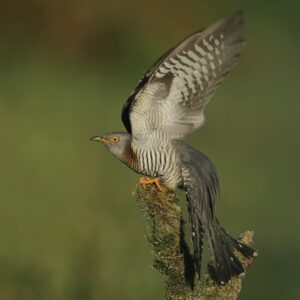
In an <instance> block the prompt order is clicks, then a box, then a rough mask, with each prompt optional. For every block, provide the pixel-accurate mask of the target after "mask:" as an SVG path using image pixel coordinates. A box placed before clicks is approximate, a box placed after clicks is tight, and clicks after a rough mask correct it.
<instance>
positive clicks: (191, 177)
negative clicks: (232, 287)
mask: <svg viewBox="0 0 300 300" xmlns="http://www.w3.org/2000/svg"><path fill="white" fill-rule="evenodd" d="M178 146H179V147H181V150H182V151H181V153H182V157H181V160H182V164H183V166H184V167H183V169H182V176H183V181H184V189H185V191H186V196H187V203H188V212H189V218H190V229H191V235H192V241H193V248H194V260H195V269H196V271H197V273H198V275H199V276H200V271H201V270H200V269H201V255H202V243H203V237H205V238H206V240H207V243H208V246H209V248H210V251H211V253H212V262H211V263H210V265H209V272H210V274H211V276H212V277H213V278H214V279H215V280H216V282H218V283H219V284H225V283H226V282H228V281H229V280H230V278H231V277H232V276H237V275H240V274H242V273H244V268H243V266H242V264H241V262H240V261H239V260H238V259H237V257H236V256H235V255H234V249H236V250H237V251H239V252H241V253H242V254H243V255H244V256H245V257H254V256H256V252H255V251H254V250H253V249H251V248H250V247H248V246H246V245H244V244H242V243H241V242H239V241H238V240H236V239H234V238H233V237H231V236H230V235H229V234H227V233H226V231H225V230H224V229H223V228H222V227H221V226H220V224H219V222H218V220H217V218H216V216H215V199H216V198H217V195H218V189H219V182H218V176H217V173H216V169H215V168H214V166H213V164H212V163H211V161H210V160H209V159H208V157H206V156H205V155H204V154H202V153H200V152H198V151H197V150H195V149H193V148H191V147H189V146H187V145H184V144H178Z"/></svg>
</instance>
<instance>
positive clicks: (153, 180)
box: [139, 177, 164, 192]
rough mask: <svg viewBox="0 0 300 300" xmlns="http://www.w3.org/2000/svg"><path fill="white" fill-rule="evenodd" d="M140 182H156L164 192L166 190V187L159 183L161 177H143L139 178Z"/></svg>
mask: <svg viewBox="0 0 300 300" xmlns="http://www.w3.org/2000/svg"><path fill="white" fill-rule="evenodd" d="M139 183H140V184H149V183H155V185H156V186H157V188H158V189H159V190H160V191H161V192H162V191H163V190H164V188H163V187H162V185H161V184H160V183H159V179H158V178H154V179H151V178H148V177H141V178H140V180H139Z"/></svg>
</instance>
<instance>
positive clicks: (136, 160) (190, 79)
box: [91, 11, 257, 285]
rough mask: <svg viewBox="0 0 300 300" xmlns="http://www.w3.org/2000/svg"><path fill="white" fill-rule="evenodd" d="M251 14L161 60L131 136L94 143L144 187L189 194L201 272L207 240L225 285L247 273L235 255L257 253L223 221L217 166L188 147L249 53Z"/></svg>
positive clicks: (131, 120)
mask: <svg viewBox="0 0 300 300" xmlns="http://www.w3.org/2000/svg"><path fill="white" fill-rule="evenodd" d="M244 23H245V22H244V15H243V12H242V11H238V12H236V13H234V14H233V15H231V16H229V17H227V18H224V19H221V20H219V21H217V22H215V23H213V24H212V25H210V26H208V27H206V28H204V29H202V30H200V31H197V32H195V33H193V34H192V35H190V36H188V37H187V38H186V39H184V40H183V41H182V42H180V43H179V44H178V45H176V46H175V47H173V48H171V49H170V50H168V51H167V52H166V53H165V54H164V55H163V56H161V57H160V58H159V59H158V60H157V61H156V62H155V63H154V64H153V65H152V66H151V67H150V68H149V70H148V71H147V72H146V74H145V75H144V76H143V77H142V79H141V80H140V81H139V83H138V85H137V87H136V88H135V89H134V90H133V92H132V93H131V95H130V96H129V98H128V99H127V101H126V102H125V104H124V106H123V109H122V112H121V118H122V122H123V124H124V126H125V128H126V132H110V133H107V134H104V135H103V136H94V137H92V138H91V140H92V141H98V142H101V143H102V144H103V145H105V147H106V148H107V149H108V150H109V151H110V152H111V153H112V154H113V155H114V156H116V157H117V158H118V159H119V160H120V161H121V162H123V163H124V164H126V165H127V166H128V167H129V168H131V169H132V170H133V171H135V172H136V173H138V174H141V175H143V176H146V177H142V178H141V179H140V183H141V184H150V183H155V184H156V185H157V188H158V189H160V190H163V189H164V188H166V189H169V190H172V191H175V190H176V189H182V190H184V191H185V194H186V200H187V208H188V215H189V225H190V226H189V227H190V235H191V240H192V245H193V257H194V269H195V271H196V273H197V274H198V276H199V278H200V276H201V260H202V250H203V249H202V248H203V241H204V239H205V240H206V241H207V244H208V247H209V249H210V252H211V254H212V261H211V263H210V264H209V265H208V270H209V273H210V275H211V277H212V278H213V279H214V280H215V281H216V282H217V283H218V284H221V285H224V284H226V283H227V282H228V281H229V280H230V279H231V278H232V277H233V276H238V275H241V274H243V273H244V272H245V270H244V268H243V266H242V264H241V262H240V261H239V259H238V258H237V257H236V255H235V251H238V252H240V253H242V254H243V255H244V256H245V257H247V258H253V257H255V256H256V255H257V253H256V251H255V250H253V249H252V248H250V247H248V246H246V245H245V244H243V243H241V242H240V241H238V240H237V239H235V238H233V237H231V236H230V235H229V234H228V233H227V232H226V231H225V229H224V228H223V227H222V226H221V225H220V223H219V221H218V219H217V217H216V214H215V202H216V199H217V198H218V197H219V190H220V188H219V179H218V174H217V171H216V168H215V166H214V165H213V163H212V162H211V160H210V159H209V158H208V157H207V156H206V155H205V154H203V153H201V152H200V151H198V150H196V149H194V148H192V147H191V146H189V145H187V144H184V143H183V142H182V140H183V139H184V138H186V137H187V136H189V135H191V134H192V133H194V132H195V131H197V130H198V129H200V128H201V127H202V126H203V125H204V123H205V117H204V109H205V107H206V105H207V104H208V102H209V101H210V99H211V98H212V96H213V95H214V93H215V91H216V90H217V88H218V87H219V86H220V85H221V83H222V82H223V80H224V79H225V78H226V77H227V75H228V74H229V72H230V71H231V70H232V69H233V68H234V67H235V66H236V65H237V63H238V61H239V58H240V52H241V50H242V48H243V46H244V39H243V38H242V37H241V31H242V28H243V26H244Z"/></svg>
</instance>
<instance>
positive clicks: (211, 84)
mask: <svg viewBox="0 0 300 300" xmlns="http://www.w3.org/2000/svg"><path fill="white" fill-rule="evenodd" d="M243 25H244V20H243V13H242V12H237V13H236V14H234V15H233V16H231V17H229V18H227V19H223V20H221V21H218V22H216V23H215V24H213V25H211V26H209V27H207V28H206V29H204V30H202V31H199V32H196V33H194V34H193V35H191V36H189V37H188V38H187V39H185V40H184V41H183V42H181V43H180V44H179V45H178V46H176V47H174V48H173V49H170V50H169V51H168V52H166V53H165V54H164V55H163V56H162V57H161V58H160V59H159V60H158V61H157V62H156V63H155V64H154V65H153V66H152V67H151V68H150V70H149V71H148V72H147V73H146V74H145V76H144V77H143V78H142V80H141V81H140V83H139V84H138V86H137V88H136V89H135V90H134V92H133V93H132V95H131V96H130V97H129V99H128V100H127V102H126V103H125V105H124V107H123V111H122V120H123V123H124V125H125V127H126V129H127V131H128V132H130V133H132V135H133V137H134V138H136V139H142V138H144V137H145V136H146V137H148V136H149V135H151V134H157V132H160V133H161V134H162V135H164V136H166V137H168V138H169V139H172V140H176V139H183V138H184V137H186V136H187V135H189V134H192V133H193V132H194V131H195V130H197V129H199V128H200V127H201V126H202V125H203V123H204V121H205V117H204V113H203V111H204V108H205V106H206V105H207V103H208V102H209V100H210V99H211V97H212V96H213V94H214V93H215V91H216V89H217V88H218V87H219V86H220V84H221V83H222V81H223V80H224V78H225V77H226V76H227V75H228V73H229V72H230V70H231V69H232V68H233V67H234V66H235V65H236V64H237V62H238V60H239V54H240V51H241V49H242V47H243V44H244V42H243V40H242V39H241V37H240V34H241V29H242V27H243Z"/></svg>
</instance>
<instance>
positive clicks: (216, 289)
mask: <svg viewBox="0 0 300 300" xmlns="http://www.w3.org/2000/svg"><path fill="white" fill-rule="evenodd" d="M136 195H137V201H138V204H139V206H140V207H141V210H142V212H143V216H144V218H145V220H146V224H147V227H148V231H149V232H148V237H149V238H148V239H149V242H150V243H151V245H152V250H153V251H152V252H153V257H154V261H153V267H154V268H155V269H156V270H158V271H159V272H160V273H162V274H163V275H165V287H166V299H167V300H235V299H237V298H238V295H239V293H240V291H241V287H242V281H243V279H244V277H245V276H239V277H234V278H232V279H231V280H230V281H229V282H228V283H227V284H226V285H224V286H221V285H218V284H217V283H215V282H214V281H213V280H212V279H210V277H209V275H208V274H205V275H203V276H202V277H201V282H200V280H199V279H198V278H197V276H196V275H195V272H194V268H193V267H192V266H193V256H192V255H191V253H190V251H189V247H188V245H187V243H186V241H185V237H184V229H183V227H184V220H183V218H182V210H181V207H180V205H179V199H178V197H177V195H176V193H175V192H173V191H168V190H165V191H163V192H161V191H159V190H158V189H157V187H156V186H155V185H153V184H147V185H143V186H141V185H138V186H137V191H136ZM252 238H253V232H252V231H246V232H245V233H243V234H241V236H240V238H239V239H240V240H241V241H242V242H243V243H245V244H246V245H251V243H252ZM236 255H237V257H238V258H239V259H240V261H241V262H242V264H243V265H244V267H245V270H246V271H247V269H248V268H249V267H250V265H251V264H252V262H253V259H246V258H245V257H243V256H242V255H241V254H240V253H236Z"/></svg>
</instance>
